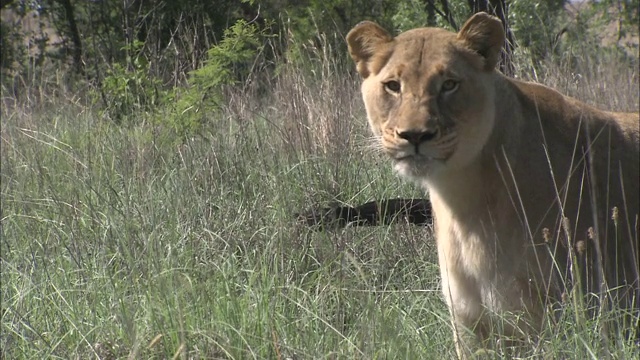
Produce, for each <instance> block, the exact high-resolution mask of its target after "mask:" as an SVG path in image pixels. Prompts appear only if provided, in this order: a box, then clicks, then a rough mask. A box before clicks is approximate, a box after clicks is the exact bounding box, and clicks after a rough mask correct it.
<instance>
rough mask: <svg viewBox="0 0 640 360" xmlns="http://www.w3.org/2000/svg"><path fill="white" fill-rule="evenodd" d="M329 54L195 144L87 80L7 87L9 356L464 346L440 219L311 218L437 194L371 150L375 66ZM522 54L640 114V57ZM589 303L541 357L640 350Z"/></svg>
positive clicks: (268, 354)
mask: <svg viewBox="0 0 640 360" xmlns="http://www.w3.org/2000/svg"><path fill="white" fill-rule="evenodd" d="M323 66H324V67H323V68H324V69H325V70H326V71H321V72H317V73H315V76H309V75H308V74H304V73H303V72H301V71H296V70H295V69H289V70H288V71H285V72H283V73H281V74H280V76H279V77H277V78H274V79H271V80H270V82H269V83H268V84H267V85H268V86H266V87H267V88H269V89H270V90H269V92H268V93H267V94H266V95H265V94H262V95H256V94H257V93H256V94H254V93H253V92H252V91H248V92H241V91H240V90H238V89H231V90H230V91H229V93H228V96H227V100H228V102H227V105H226V106H225V108H224V109H223V111H222V112H221V113H219V114H217V115H216V116H215V117H214V118H212V119H211V121H210V123H209V124H207V126H206V128H205V130H204V131H203V133H202V134H201V135H198V136H194V137H192V138H190V139H187V140H185V141H182V142H176V141H175V139H172V138H171V137H170V136H169V135H167V133H166V132H165V131H164V129H163V128H162V127H159V126H157V125H156V124H154V123H153V122H152V121H131V122H129V123H126V124H124V125H122V124H120V125H118V124H114V123H111V122H109V121H105V119H103V118H102V117H101V116H100V113H99V112H98V111H96V110H95V109H94V108H93V107H92V105H91V103H89V102H87V101H86V100H85V99H83V98H82V97H78V96H76V94H72V93H68V92H64V91H61V92H59V93H57V94H48V95H45V96H42V95H41V94H40V95H38V94H37V93H36V91H34V92H33V93H27V94H24V95H23V96H21V97H19V98H18V97H14V96H4V98H3V106H2V114H1V115H2V130H1V138H2V143H1V146H2V147H1V156H2V157H1V160H2V169H1V181H2V216H1V221H2V222H1V225H2V240H1V244H0V246H1V247H0V250H1V262H0V270H1V274H2V287H1V295H2V303H1V305H2V315H1V316H2V324H1V326H2V328H1V331H2V336H1V337H0V347H1V355H2V356H0V358H5V359H44V358H61V359H87V358H101V359H120V358H131V359H137V358H158V359H161V358H184V359H216V358H222V359H324V358H327V359H387V358H388V359H392V358H393V359H395V358H404V359H449V358H453V357H454V356H455V352H454V350H453V342H452V339H451V330H450V325H449V320H448V313H447V310H446V307H445V305H444V303H443V301H442V299H441V297H440V292H439V284H438V282H439V279H438V268H437V263H436V256H435V246H434V243H433V239H432V238H431V235H430V231H429V228H425V227H415V226H412V225H408V224H402V223H400V224H397V225H393V226H390V227H379V228H349V227H348V228H346V229H343V230H336V231H329V232H317V231H313V230H311V229H308V228H306V227H304V226H301V225H300V224H298V223H296V221H295V219H294V217H293V213H295V212H296V211H300V210H302V209H305V208H308V207H309V206H311V205H315V204H327V203H330V202H343V203H347V204H351V205H353V204H357V203H362V202H365V201H369V200H371V199H383V198H393V197H401V196H403V197H422V196H423V194H422V193H421V192H420V190H419V189H417V188H416V187H413V186H412V185H410V184H406V183H402V182H401V181H400V180H398V178H397V177H396V176H395V175H394V174H393V173H392V171H391V170H390V166H389V164H388V163H387V162H386V161H385V159H384V157H383V156H380V154H375V153H373V152H372V151H371V147H370V146H369V139H368V133H367V129H366V124H365V120H364V110H363V107H362V105H361V101H360V97H359V94H358V85H357V79H356V78H355V77H354V76H353V75H351V74H352V73H350V72H347V71H346V70H345V69H344V68H342V67H341V66H338V65H336V64H331V63H329V64H324V65H323ZM522 68H523V73H522V74H521V76H523V77H529V78H531V77H535V78H537V79H538V80H540V81H543V82H545V83H547V84H550V85H552V86H555V87H557V88H558V89H560V90H561V91H564V92H567V93H570V94H572V95H574V96H577V97H578V98H580V99H582V100H585V101H588V102H590V103H593V104H596V105H599V106H602V107H605V108H609V109H616V110H630V111H637V109H638V93H637V89H638V72H637V64H636V65H632V64H628V63H621V64H612V63H607V62H606V61H598V62H592V63H591V62H588V61H585V62H584V67H572V68H568V67H566V66H564V65H550V66H547V67H544V68H543V71H542V72H540V71H538V72H537V73H536V74H535V75H532V74H533V73H532V72H530V71H529V70H526V68H525V67H522ZM5 94H6V92H5ZM156 116H162V114H161V113H159V114H157V115H156ZM132 117H135V114H133V115H132ZM575 313H577V312H572V311H567V312H566V315H565V316H564V317H563V319H561V321H560V324H557V325H554V326H550V329H549V331H548V333H546V334H545V335H544V337H543V339H542V340H541V341H540V342H538V343H536V344H534V350H533V351H532V352H530V353H526V354H522V357H530V358H538V357H541V356H543V355H544V356H547V358H575V359H585V358H601V357H602V356H603V354H604V355H606V354H611V357H612V358H620V359H625V358H629V359H630V358H634V357H635V356H637V355H638V349H637V348H636V345H634V344H633V343H631V342H626V341H620V342H619V343H616V344H614V345H612V344H606V343H604V342H602V341H601V339H600V336H599V330H598V329H599V321H600V319H592V320H589V319H576V317H574V316H572V314H575ZM578 317H579V315H578ZM578 320H580V321H578ZM493 355H494V356H495V357H496V358H499V357H500V355H499V354H493Z"/></svg>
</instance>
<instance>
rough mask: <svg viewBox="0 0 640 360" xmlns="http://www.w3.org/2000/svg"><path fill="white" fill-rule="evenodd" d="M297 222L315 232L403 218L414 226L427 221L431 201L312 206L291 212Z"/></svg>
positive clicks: (380, 223) (394, 200) (370, 224)
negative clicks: (293, 213) (352, 205)
mask: <svg viewBox="0 0 640 360" xmlns="http://www.w3.org/2000/svg"><path fill="white" fill-rule="evenodd" d="M295 217H296V219H297V220H298V222H299V223H302V224H304V225H307V226H310V227H313V228H314V229H315V230H317V231H323V230H328V229H340V228H343V227H345V226H347V225H350V226H378V225H390V224H392V223H396V222H402V221H405V222H407V223H409V224H414V225H427V224H430V223H431V218H432V215H431V203H430V202H429V200H426V199H390V200H380V201H371V202H368V203H365V204H362V205H359V206H356V207H351V206H331V207H313V208H311V209H308V210H306V211H304V212H302V213H296V214H295Z"/></svg>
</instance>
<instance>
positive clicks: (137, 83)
mask: <svg viewBox="0 0 640 360" xmlns="http://www.w3.org/2000/svg"><path fill="white" fill-rule="evenodd" d="M142 45H143V44H142V43H141V42H139V41H134V42H133V43H132V44H131V45H130V46H127V47H125V48H124V49H123V50H125V51H127V53H130V54H132V55H131V56H129V57H128V61H127V63H128V65H123V64H120V63H117V62H116V63H113V64H111V66H110V67H109V68H108V69H107V72H106V75H105V77H104V79H103V80H102V82H101V84H100V86H99V89H97V90H96V91H94V92H93V97H94V99H95V100H100V101H102V104H103V107H102V113H103V115H105V116H108V117H109V118H110V119H113V120H115V121H116V122H121V121H123V120H124V119H128V118H139V117H140V116H141V115H143V114H148V113H152V112H155V110H156V109H157V107H158V106H160V105H162V90H161V85H162V84H161V82H160V79H158V78H155V77H153V76H149V63H148V62H147V61H146V59H145V58H144V56H142V54H141V53H140V48H141V47H142Z"/></svg>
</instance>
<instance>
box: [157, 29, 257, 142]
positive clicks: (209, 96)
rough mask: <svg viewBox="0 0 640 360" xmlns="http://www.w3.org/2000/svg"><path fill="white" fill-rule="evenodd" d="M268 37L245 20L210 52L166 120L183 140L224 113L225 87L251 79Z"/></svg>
mask: <svg viewBox="0 0 640 360" xmlns="http://www.w3.org/2000/svg"><path fill="white" fill-rule="evenodd" d="M266 36H267V35H266V33H265V32H264V31H261V30H260V29H259V28H258V26H257V25H256V24H253V23H248V22H247V21H245V20H238V21H236V23H235V24H233V25H232V26H231V27H229V28H228V29H227V30H225V32H224V37H223V39H222V40H221V41H220V43H218V44H217V45H214V46H213V47H212V48H211V49H209V51H207V59H206V60H205V62H204V64H203V66H202V67H200V68H199V69H196V70H193V71H191V72H190V73H189V81H188V82H189V83H188V86H187V87H185V88H183V89H182V88H176V89H174V94H173V97H174V98H175V99H176V100H175V101H176V104H175V108H174V109H173V110H172V111H171V114H170V116H168V117H167V118H166V119H165V118H163V121H165V122H166V124H167V125H169V126H171V127H172V128H173V129H174V130H175V131H176V133H177V134H178V136H180V137H184V136H189V135H192V134H193V133H196V132H198V131H199V130H200V128H201V126H202V125H203V124H204V123H206V122H207V121H208V120H211V119H212V118H214V117H215V116H216V114H217V113H218V111H219V110H220V108H221V106H222V104H223V101H224V96H223V95H224V88H225V86H229V85H234V84H237V83H239V82H243V81H245V80H246V79H247V77H248V76H249V74H250V72H251V70H252V66H253V64H254V63H255V62H256V59H257V57H258V56H259V54H260V53H261V52H262V49H263V46H264V45H263V44H264V39H265V37H266Z"/></svg>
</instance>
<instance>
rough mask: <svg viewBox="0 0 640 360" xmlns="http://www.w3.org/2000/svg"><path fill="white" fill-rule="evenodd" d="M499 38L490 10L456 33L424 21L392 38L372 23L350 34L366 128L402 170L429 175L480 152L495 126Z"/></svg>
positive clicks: (416, 175)
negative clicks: (425, 25)
mask: <svg viewBox="0 0 640 360" xmlns="http://www.w3.org/2000/svg"><path fill="white" fill-rule="evenodd" d="M503 41H504V32H503V29H502V25H501V24H500V22H499V20H494V18H491V17H482V18H477V19H476V20H474V18H472V19H470V20H469V21H468V22H467V24H465V26H464V28H463V29H462V30H461V31H460V33H458V34H457V35H456V34H453V33H450V32H448V31H445V30H442V29H436V28H423V29H415V30H411V31H408V32H405V33H402V34H400V35H399V36H397V37H395V38H392V37H391V36H390V35H389V34H388V33H387V32H386V31H385V30H383V29H382V28H380V27H379V26H378V25H376V24H374V23H372V22H364V23H361V24H359V25H358V26H356V27H355V28H354V29H353V30H351V32H350V33H349V34H348V35H347V42H348V45H349V51H350V54H351V56H352V58H353V59H354V61H355V62H356V65H357V69H358V72H359V73H360V75H361V76H362V78H363V83H362V94H363V99H364V103H365V107H366V110H367V116H368V119H369V124H370V126H371V130H372V132H373V133H374V135H375V136H376V137H378V138H379V140H380V145H381V146H382V148H383V149H384V151H385V152H386V153H387V154H388V155H389V156H390V157H391V159H392V160H393V162H394V167H395V169H396V170H398V171H399V172H400V173H401V174H402V175H405V176H409V177H412V178H418V179H425V178H426V179H429V178H431V179H433V178H436V177H437V176H438V174H439V173H440V172H443V171H447V170H448V169H455V168H461V167H464V166H465V165H467V164H469V163H471V162H472V161H473V160H474V159H475V158H476V157H477V155H478V154H479V153H480V151H481V149H482V147H483V146H484V144H485V143H486V141H487V139H488V137H489V135H490V134H491V131H492V129H493V126H494V124H493V119H494V112H495V101H496V99H495V94H494V88H495V86H494V84H492V83H491V82H492V80H491V79H492V77H491V76H490V75H491V73H492V72H493V71H494V66H495V64H496V62H497V59H498V55H499V51H500V47H501V46H502V43H503Z"/></svg>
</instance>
